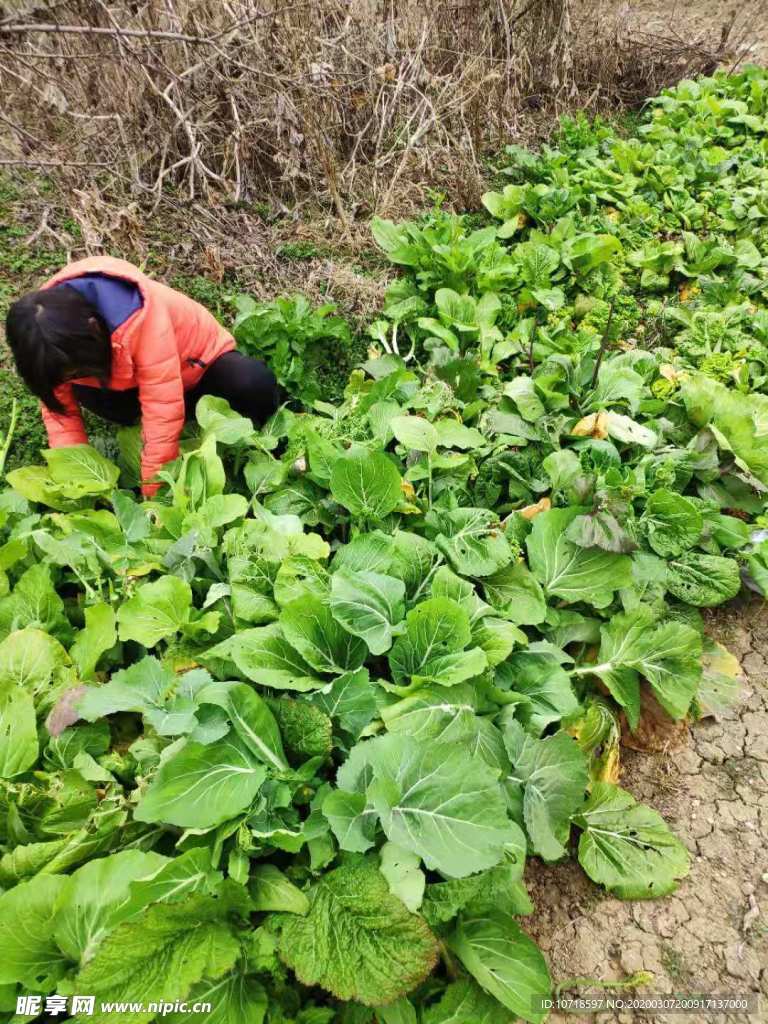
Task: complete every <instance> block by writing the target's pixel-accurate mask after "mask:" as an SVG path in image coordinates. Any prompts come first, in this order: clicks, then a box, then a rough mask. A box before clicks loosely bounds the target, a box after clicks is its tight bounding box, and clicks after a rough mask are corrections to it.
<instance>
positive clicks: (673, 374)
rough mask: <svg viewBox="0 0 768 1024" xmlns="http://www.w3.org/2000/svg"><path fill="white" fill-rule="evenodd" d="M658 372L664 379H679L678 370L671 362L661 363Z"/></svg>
mask: <svg viewBox="0 0 768 1024" xmlns="http://www.w3.org/2000/svg"><path fill="white" fill-rule="evenodd" d="M659 374H660V375H661V376H662V377H663V378H664V380H671V381H677V380H679V379H680V371H679V370H676V369H675V367H674V366H672V364H671V363H662V364H661V366H660V367H659Z"/></svg>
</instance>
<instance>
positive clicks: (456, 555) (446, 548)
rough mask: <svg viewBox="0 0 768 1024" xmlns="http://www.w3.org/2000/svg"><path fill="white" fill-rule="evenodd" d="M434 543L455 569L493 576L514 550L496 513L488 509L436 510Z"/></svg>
mask: <svg viewBox="0 0 768 1024" xmlns="http://www.w3.org/2000/svg"><path fill="white" fill-rule="evenodd" d="M433 521H434V529H435V530H436V531H437V535H436V538H435V543H436V544H437V546H438V548H439V549H440V551H442V553H443V554H444V555H445V557H446V558H447V559H448V561H449V562H450V563H451V566H452V568H453V569H454V570H455V571H456V572H457V573H460V574H462V575H464V576H491V575H492V574H493V573H495V572H498V571H499V569H502V568H503V567H504V566H505V565H508V564H509V563H510V562H511V561H512V557H513V552H512V548H511V547H510V545H509V542H508V540H507V538H506V536H505V534H504V532H503V530H502V528H501V524H500V523H499V520H498V518H497V516H496V515H495V514H494V513H493V512H491V511H489V510H488V509H485V508H457V509H451V510H449V511H445V512H443V511H441V512H439V513H437V512H435V513H433Z"/></svg>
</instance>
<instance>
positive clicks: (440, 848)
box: [362, 734, 518, 878]
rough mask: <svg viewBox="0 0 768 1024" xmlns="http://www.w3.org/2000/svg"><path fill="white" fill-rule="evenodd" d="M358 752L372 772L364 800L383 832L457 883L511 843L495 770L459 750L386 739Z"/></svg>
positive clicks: (514, 834) (513, 834)
mask: <svg viewBox="0 0 768 1024" xmlns="http://www.w3.org/2000/svg"><path fill="white" fill-rule="evenodd" d="M362 748H363V751H364V756H365V759H366V761H367V762H368V764H369V765H370V768H371V771H372V774H373V781H372V783H371V784H370V785H369V786H368V789H367V794H368V799H369V801H370V803H371V804H372V805H373V807H374V808H375V810H376V812H377V814H378V815H379V818H380V820H381V825H382V828H383V829H384V831H385V833H386V834H387V837H388V838H389V839H390V840H391V841H392V842H394V843H397V844H398V845H399V846H402V847H404V848H405V849H406V850H411V851H413V852H414V853H416V854H418V855H419V856H420V857H421V858H422V860H423V861H424V863H425V865H426V866H427V867H428V868H431V869H433V870H436V871H440V872H441V874H443V875H445V876H447V877H449V878H461V877H463V876H465V875H470V874H473V873H474V872H475V871H482V870H483V869H484V868H488V867H492V866H493V865H494V864H498V863H499V861H500V860H501V859H502V857H503V855H504V848H505V846H506V845H507V844H511V845H514V844H515V843H516V842H517V840H518V830H517V828H516V826H515V825H514V824H513V823H511V822H510V821H509V820H508V818H507V813H506V807H505V801H504V796H503V793H502V790H501V786H500V785H499V781H498V772H496V771H494V770H493V769H491V768H489V767H488V765H486V764H485V762H484V761H483V760H482V759H481V758H478V757H472V756H471V755H470V754H469V752H468V750H467V748H466V747H465V746H464V747H463V746H462V745H458V744H454V743H450V744H448V743H428V744H426V745H425V744H421V743H419V742H418V741H416V740H413V739H411V738H410V737H408V736H405V735H402V734H392V735H389V736H382V737H378V738H376V739H375V740H370V741H368V742H365V743H364V744H363V745H362Z"/></svg>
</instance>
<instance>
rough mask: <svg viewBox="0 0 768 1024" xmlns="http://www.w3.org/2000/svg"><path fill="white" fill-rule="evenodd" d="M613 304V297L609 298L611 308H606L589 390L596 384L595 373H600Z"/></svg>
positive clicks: (611, 319)
mask: <svg viewBox="0 0 768 1024" xmlns="http://www.w3.org/2000/svg"><path fill="white" fill-rule="evenodd" d="M615 305H616V300H615V299H611V308H610V309H609V310H608V321H607V323H606V325H605V330H604V331H603V336H602V338H601V339H600V351H599V352H598V353H597V359H596V360H595V369H594V372H593V374H592V381H591V383H590V385H589V387H590V390H591V391H594V390H595V386H596V385H597V375H598V374H599V373H600V366H601V365H602V362H603V356H604V355H605V351H606V349H607V347H608V346H607V344H606V342H607V341H608V332H609V331H610V329H611V322H612V321H613V308H614V306H615Z"/></svg>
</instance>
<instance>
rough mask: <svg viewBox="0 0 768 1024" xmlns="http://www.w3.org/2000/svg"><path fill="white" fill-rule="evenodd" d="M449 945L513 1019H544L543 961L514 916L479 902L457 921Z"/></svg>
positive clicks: (547, 987) (546, 972)
mask: <svg viewBox="0 0 768 1024" xmlns="http://www.w3.org/2000/svg"><path fill="white" fill-rule="evenodd" d="M448 946H449V948H450V949H451V950H452V951H453V952H454V953H455V954H456V956H458V958H459V959H460V960H461V962H462V964H463V965H464V967H465V968H466V969H467V970H468V971H469V973H470V974H471V975H472V976H473V977H474V979H475V980H476V981H477V982H478V984H479V985H480V986H481V987H482V988H484V989H485V990H486V992H489V993H490V994H491V995H492V996H494V997H495V998H496V999H498V1001H499V1002H500V1003H502V1004H503V1005H504V1006H506V1007H507V1008H508V1009H509V1010H511V1011H512V1012H513V1013H515V1014H517V1016H518V1017H522V1018H523V1020H527V1021H531V1022H532V1024H539V1022H540V1021H543V1020H544V1019H545V1017H546V1016H547V1012H548V1011H547V1009H546V1006H545V1000H547V999H548V997H549V995H550V991H551V981H550V978H549V970H548V969H547V962H546V960H545V959H544V955H543V954H542V952H541V950H540V949H539V947H538V946H537V945H536V943H535V942H534V941H533V940H532V939H530V938H528V936H527V935H526V934H525V932H524V931H523V930H522V929H521V928H520V926H519V925H518V923H517V921H516V920H515V919H514V917H512V916H511V915H510V914H508V913H505V912H504V911H502V910H499V909H497V908H495V907H493V906H491V905H489V904H485V905H484V904H480V905H478V906H477V907H476V908H473V909H470V910H467V911H465V912H464V913H463V914H462V915H461V916H460V917H459V921H458V924H457V925H456V928H455V930H454V931H453V932H452V934H451V935H450V936H449V938H448ZM539 1001H541V1003H540V1005H539Z"/></svg>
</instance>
